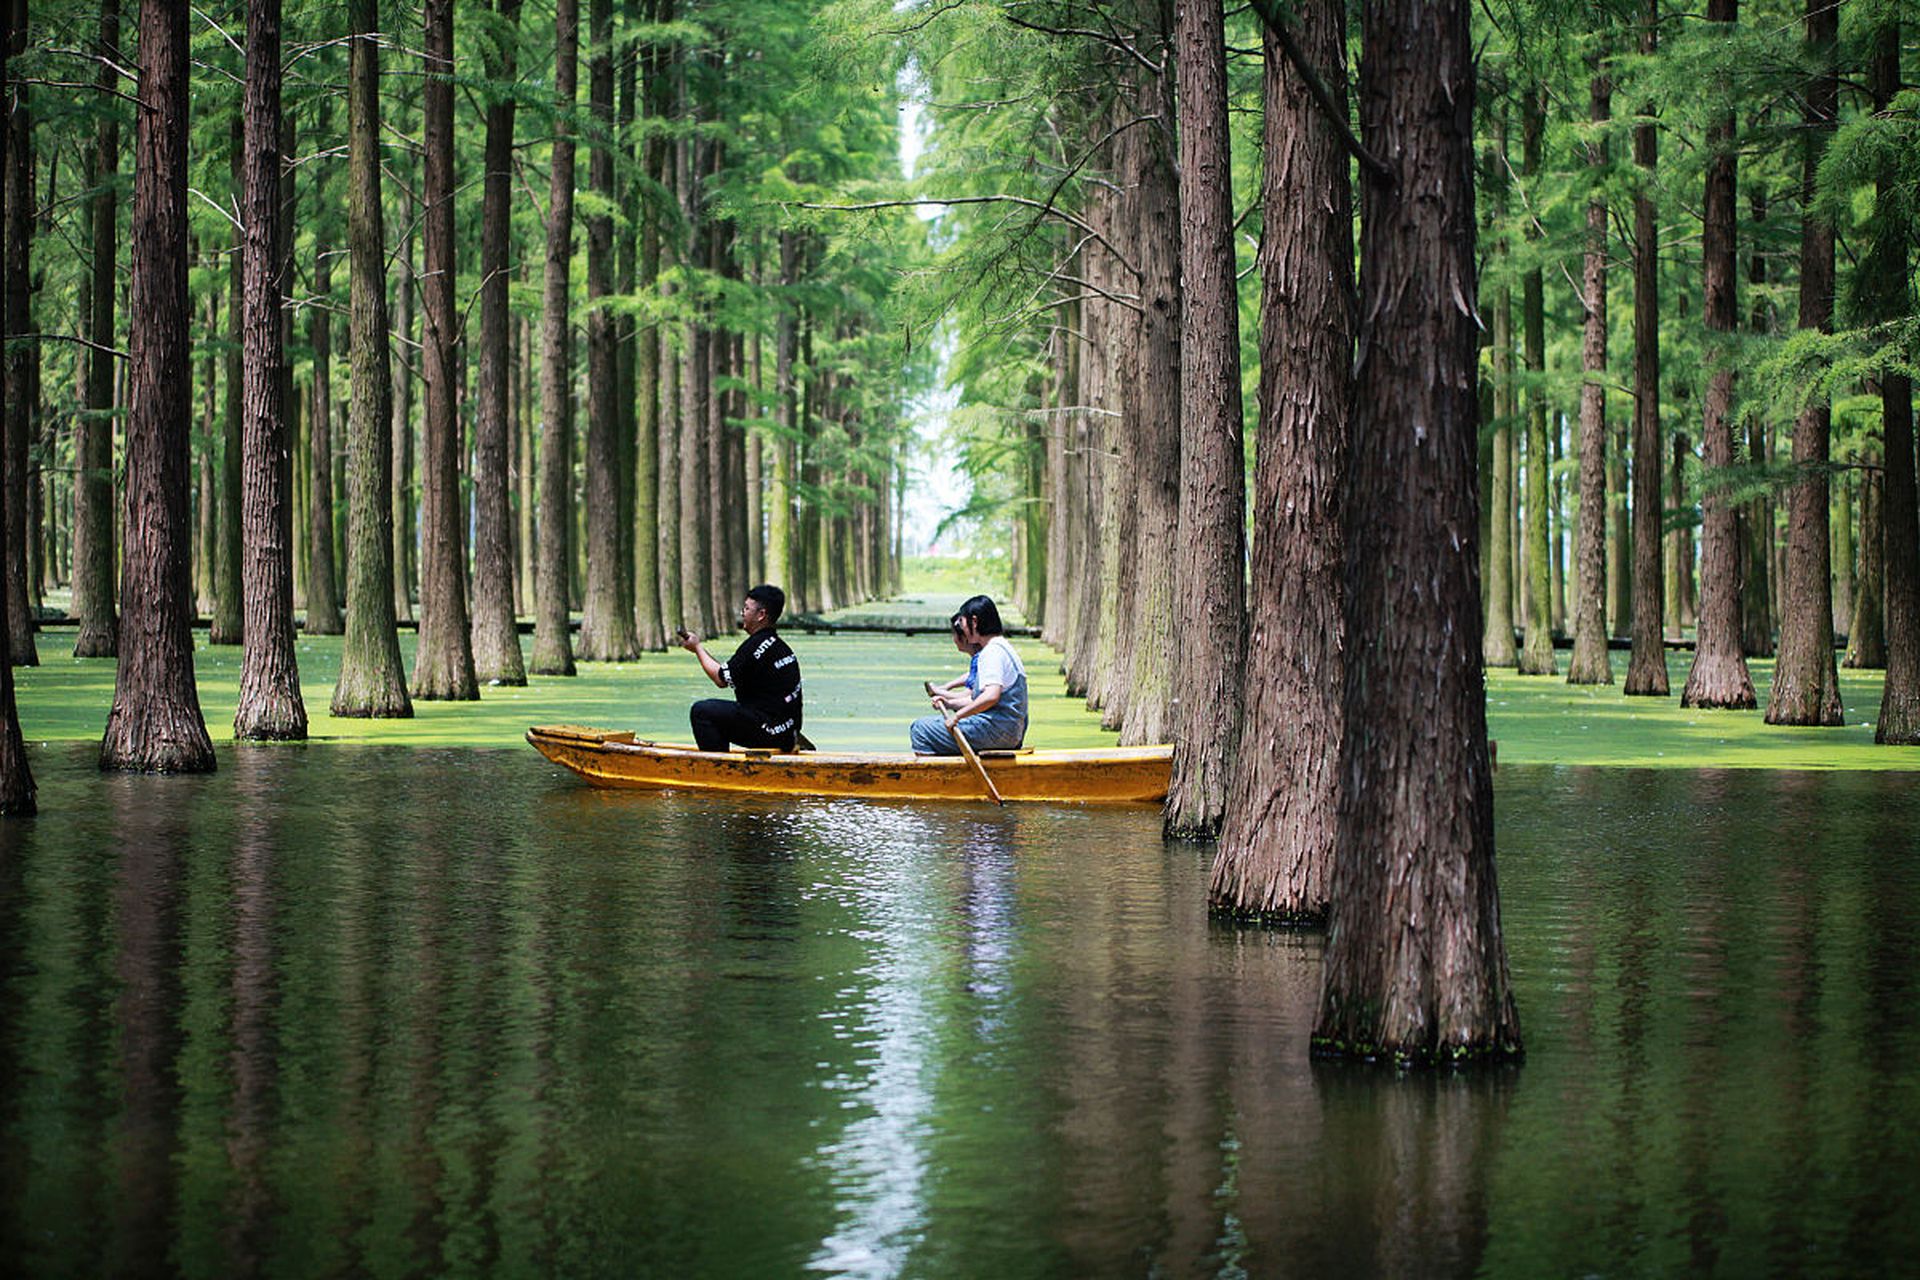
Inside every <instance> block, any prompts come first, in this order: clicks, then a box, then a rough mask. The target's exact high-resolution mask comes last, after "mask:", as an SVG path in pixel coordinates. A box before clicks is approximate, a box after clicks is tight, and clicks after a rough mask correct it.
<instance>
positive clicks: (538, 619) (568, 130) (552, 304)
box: [528, 0, 580, 676]
mask: <svg viewBox="0 0 1920 1280" xmlns="http://www.w3.org/2000/svg"><path fill="white" fill-rule="evenodd" d="M579 51H580V4H579V0H558V4H557V5H556V6H555V9H554V55H553V57H554V73H553V99H554V101H553V108H554V117H553V130H554V135H553V164H552V173H551V181H550V184H549V186H548V192H549V196H548V200H547V259H546V278H545V285H544V299H543V302H542V306H541V320H540V339H541V359H540V528H539V535H538V536H539V543H540V546H539V553H538V556H537V560H536V565H535V577H534V591H533V614H534V616H533V660H532V661H531V662H530V663H529V664H528V669H529V670H530V671H531V672H532V673H533V674H535V675H543V676H570V675H572V674H573V673H574V668H573V635H572V632H571V631H570V630H569V623H568V610H567V605H568V588H569V584H568V576H569V572H568V571H569V564H568V548H569V547H570V546H571V545H572V532H573V530H572V525H573V510H572V506H573V504H572V503H571V502H570V501H568V499H569V497H570V496H571V494H572V492H573V445H572V434H573V423H572V417H573V407H572V401H573V387H572V360H571V355H572V352H571V346H572V343H571V342H570V341H569V330H568V327H567V272H568V269H569V264H570V263H571V262H572V260H573V124H574V122H573V108H574V94H575V90H576V88H577V87H578V78H579Z"/></svg>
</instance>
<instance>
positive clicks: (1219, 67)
mask: <svg viewBox="0 0 1920 1280" xmlns="http://www.w3.org/2000/svg"><path fill="white" fill-rule="evenodd" d="M1223 12H1224V11H1223V10H1222V9H1221V7H1220V6H1219V5H1218V4H1216V3H1213V2H1212V0H1180V2H1179V7H1178V11H1177V13H1176V15H1175V29H1176V36H1177V44H1178V55H1179V77H1178V78H1179V83H1180V173H1181V176H1182V179H1183V180H1182V181H1181V183H1180V279H1181V285H1182V288H1183V292H1184V297H1183V298H1182V300H1181V307H1182V310H1181V329H1180V416H1179V424H1180V501H1179V507H1178V514H1179V525H1178V530H1179V542H1178V549H1177V553H1176V554H1177V558H1178V564H1177V569H1176V578H1175V586H1176V590H1175V596H1176V602H1175V613H1176V617H1177V618H1178V626H1177V629H1176V631H1175V636H1176V637H1177V640H1176V641H1175V642H1174V645H1177V647H1178V649H1179V654H1178V658H1177V662H1176V665H1175V667H1174V704H1173V714H1172V717H1171V719H1172V729H1173V743H1174V746H1173V757H1174V758H1173V780H1172V786H1171V789H1170V790H1169V791H1168V793H1167V803H1166V829H1167V832H1168V834H1170V835H1177V836H1211V835H1213V834H1214V833H1215V832H1217V831H1218V830H1219V829H1220V820H1221V818H1222V816H1224V814H1225V812H1226V807H1227V790H1228V787H1229V786H1230V784H1231V783H1232V780H1233V768H1232V765H1233V754H1234V743H1235V739H1236V738H1238V736H1239V732H1240V699H1241V683H1242V673H1241V663H1242V660H1243V658H1244V656H1245V653H1246V629H1247V623H1246V597H1245V593H1244V591H1243V589H1242V587H1241V574H1242V572H1243V571H1242V569H1241V566H1242V565H1243V564H1244V563H1245V559H1246V550H1245V548H1246V541H1245V538H1246V535H1245V532H1244V531H1245V529H1246V482H1245V480H1244V478H1243V477H1244V474H1245V469H1246V451H1245V450H1246V446H1245V442H1244V440H1243V439H1242V432H1243V430H1244V427H1243V424H1242V423H1241V419H1240V317H1239V309H1238V308H1239V302H1238V298H1237V295H1236V293H1235V289H1234V283H1235V282H1234V274H1235V273H1234V254H1233V202H1232V199H1231V195H1232V188H1233V182H1232V164H1231V159H1230V155H1229V150H1230V148H1229V140H1228V139H1229V135H1228V132H1227V54H1226V31H1225V20H1224V17H1223ZM1041 456H1042V457H1044V455H1041ZM1039 509H1040V508H1039V506H1038V504H1037V503H1036V504H1035V505H1034V506H1033V507H1032V508H1031V510H1033V511H1038V510H1039ZM1041 532H1042V533H1044V529H1043V530H1042V531H1041ZM1044 547H1045V543H1044V541H1042V543H1041V545H1040V546H1039V547H1034V548H1032V549H1031V550H1030V555H1031V557H1032V559H1033V560H1034V561H1038V560H1039V559H1040V558H1041V556H1043V555H1044ZM1034 567H1036V568H1038V567H1039V566H1038V565H1037V564H1036V565H1035V566H1034ZM1174 645H1170V646H1169V647H1170V648H1171V647H1174ZM1170 656H1171V655H1170Z"/></svg>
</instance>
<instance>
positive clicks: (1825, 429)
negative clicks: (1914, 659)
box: [1766, 0, 1844, 725]
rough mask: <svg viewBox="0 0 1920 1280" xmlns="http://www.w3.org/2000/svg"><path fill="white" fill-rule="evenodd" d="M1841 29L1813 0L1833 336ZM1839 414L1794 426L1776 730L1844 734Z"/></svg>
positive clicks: (1807, 293)
mask: <svg viewBox="0 0 1920 1280" xmlns="http://www.w3.org/2000/svg"><path fill="white" fill-rule="evenodd" d="M1839 29H1840V16H1839V6H1838V4H1837V3H1836V2H1835V0H1807V9H1806V43H1807V48H1808V53H1809V54H1810V56H1811V58H1812V60H1813V61H1814V63H1815V64H1816V65H1818V66H1819V67H1820V68H1821V69H1820V70H1819V71H1818V72H1816V73H1815V74H1814V76H1813V77H1812V78H1811V80H1810V81H1809V82H1808V85H1807V92H1806V110H1805V115H1804V117H1803V122H1804V124H1805V126H1806V128H1805V142H1804V147H1805V151H1804V153H1803V157H1802V159H1803V164H1802V168H1801V187H1800V194H1801V205H1800V208H1801V223H1800V321H1799V327H1800V328H1802V329H1816V330H1818V331H1820V332H1822V333H1830V332H1832V329H1833V274H1834V262H1833V227H1832V226H1831V225H1830V224H1829V223H1828V222H1827V221H1826V220H1825V219H1824V218H1823V217H1821V216H1820V214H1819V213H1818V212H1817V211H1816V210H1815V208H1814V197H1815V194H1816V191H1817V188H1818V176H1819V168H1820V158H1821V156H1822V155H1823V154H1825V152H1826V145H1827V139H1828V137H1829V136H1831V134H1832V133H1833V127H1834V121H1835V118H1836V115H1837V112H1838V110H1839V97H1840V89H1839V81H1838V78H1837V76H1836V75H1835V72H1834V68H1833V58H1834V50H1833V45H1834V41H1835V39H1836V38H1837V36H1838V33H1839ZM1831 430H1832V406H1831V404H1829V402H1828V400H1827V393H1826V392H1825V391H1820V392H1818V393H1817V395H1816V397H1815V398H1814V400H1813V401H1812V402H1811V403H1809V404H1807V405H1806V406H1804V407H1803V408H1802V409H1801V410H1800V414H1799V417H1798V418H1796V419H1795V421H1794V424H1793V466H1794V472H1795V475H1794V479H1793V483H1792V486H1791V487H1790V488H1789V489H1788V490H1787V573H1786V583H1785V590H1784V600H1783V607H1782V609H1781V615H1780V656H1779V657H1778V658H1777V659H1775V661H1774V664H1773V689H1772V691H1771V693H1770V694H1769V696H1768V698H1767V717H1766V719H1767V723H1768V724H1801V725H1838V724H1842V723H1844V711H1843V709H1842V707H1841V705H1840V672H1839V669H1838V667H1839V664H1838V662H1837V660H1836V659H1835V656H1834V651H1833V579H1832V571H1833V570H1832V554H1833V548H1832V544H1831V542H1830V541H1829V539H1830V537H1831V533H1830V529H1829V518H1828V509H1827V502H1828V485H1827V462H1828V458H1829V446H1830V443H1831V441H1830V436H1831Z"/></svg>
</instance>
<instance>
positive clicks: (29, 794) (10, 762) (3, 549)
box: [0, 4, 36, 817]
mask: <svg viewBox="0 0 1920 1280" xmlns="http://www.w3.org/2000/svg"><path fill="white" fill-rule="evenodd" d="M5 14H6V20H5V28H6V29H5V33H4V36H3V37H0V85H3V84H6V83H8V79H7V72H8V64H9V63H10V62H11V61H12V57H13V51H14V46H15V40H16V35H15V30H14V27H15V24H16V23H24V21H25V19H26V7H25V6H24V5H21V6H18V7H15V6H14V5H11V4H9V5H8V6H7V8H6V10H5ZM7 134H8V131H7V130H6V129H0V173H4V172H6V171H7V166H8V164H9V163H10V162H11V154H12V151H13V147H12V145H11V144H12V139H11V138H9V137H8V136H7ZM0 323H4V330H0V338H5V337H11V336H12V334H13V327H12V317H11V315H8V314H5V313H4V309H0ZM11 399H12V390H11V388H10V387H8V386H7V380H6V379H5V378H0V423H3V422H5V421H6V420H7V412H8V409H9V404H8V402H9V401H10V400H11ZM12 506H13V495H12V494H10V493H8V492H7V489H6V486H5V485H0V564H5V563H7V562H8V550H9V547H10V545H11V537H10V529H11V526H10V525H9V523H8V519H9V516H8V511H9V510H10V509H11V507H12ZM10 631H11V626H10V623H9V619H8V617H7V610H5V609H3V608H0V656H4V655H5V654H7V653H8V652H9V646H8V643H7V640H8V633H9V632H10ZM35 808H36V806H35V803H34V784H33V769H32V766H30V765H29V764H28V763H27V746H26V741H25V738H24V736H23V735H22V734H21V732H20V709H19V705H18V704H17V702H16V701H15V699H14V695H13V663H11V662H9V661H0V817H25V816H27V815H29V814H31V813H33V812H34V811H35Z"/></svg>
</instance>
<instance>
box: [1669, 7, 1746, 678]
mask: <svg viewBox="0 0 1920 1280" xmlns="http://www.w3.org/2000/svg"><path fill="white" fill-rule="evenodd" d="M1738 3H1739V0H1709V2H1708V5H1707V20H1708V21H1709V22H1720V23H1727V24H1729V25H1730V24H1732V23H1733V22H1734V21H1735V19H1736V17H1737V16H1738V12H1739V10H1738ZM1707 147H1708V150H1709V153H1710V154H1709V156H1708V159H1707V186H1706V203H1705V216H1704V223H1703V230H1702V242H1701V260H1702V267H1703V271H1704V274H1705V290H1704V292H1705V296H1706V307H1705V310H1706V316H1705V319H1706V326H1707V333H1708V339H1707V341H1708V348H1707V397H1706V405H1705V411H1704V414H1703V418H1702V424H1701V441H1700V444H1701V449H1702V452H1703V454H1704V455H1705V462H1706V465H1707V478H1706V483H1705V484H1704V485H1703V486H1702V490H1701V503H1702V506H1703V508H1704V512H1705V520H1704V528H1703V529H1702V542H1701V552H1700V556H1701V559H1700V592H1701V598H1700V624H1699V629H1698V632H1697V637H1698V638H1697V642H1696V644H1695V646H1694V651H1693V667H1692V669H1691V670H1690V671H1689V672H1688V673H1687V684H1686V688H1685V689H1683V690H1682V691H1681V694H1680V705H1681V706H1683V707H1727V708H1734V709H1739V710H1747V709H1750V708H1752V707H1753V706H1755V705H1756V701H1755V698H1754V692H1753V678H1752V677H1751V676H1750V675H1749V674H1748V673H1747V659H1746V651H1745V649H1744V647H1743V646H1742V643H1741V635H1740V560H1741V556H1740V522H1739V518H1738V515H1737V513H1736V512H1735V509H1734V504H1733V502H1732V501H1731V500H1730V499H1729V498H1728V496H1727V490H1726V484H1725V481H1724V479H1722V478H1720V477H1724V476H1725V475H1726V472H1727V470H1728V468H1730V467H1732V466H1733V462H1734V447H1733V412H1732V411H1733V356H1732V351H1731V343H1732V335H1733V333H1734V331H1735V330H1736V329H1738V328H1739V327H1740V306H1739V300H1738V299H1737V298H1736V297H1735V295H1734V282H1735V281H1736V280H1737V279H1738V278H1739V262H1738V259H1737V257H1736V254H1735V249H1734V244H1735V235H1736V232H1737V227H1738V218H1737V216H1736V204H1735V199H1736V194H1737V191H1736V182H1737V177H1738V173H1737V168H1736V166H1737V164H1738V153H1737V152H1736V151H1735V149H1734V148H1735V140H1734V120H1733V117H1732V115H1731V114H1729V115H1727V116H1725V117H1723V118H1722V119H1720V120H1719V121H1717V122H1715V124H1714V125H1713V127H1712V128H1711V129H1709V130H1708V131H1707Z"/></svg>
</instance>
